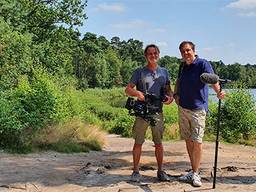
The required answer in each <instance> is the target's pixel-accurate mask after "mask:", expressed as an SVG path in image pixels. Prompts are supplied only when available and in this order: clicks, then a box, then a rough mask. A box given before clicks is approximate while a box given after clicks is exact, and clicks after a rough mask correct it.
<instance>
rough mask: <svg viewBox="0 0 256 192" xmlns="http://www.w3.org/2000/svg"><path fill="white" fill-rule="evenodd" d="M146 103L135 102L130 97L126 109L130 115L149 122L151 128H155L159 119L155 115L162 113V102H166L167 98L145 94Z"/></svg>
mask: <svg viewBox="0 0 256 192" xmlns="http://www.w3.org/2000/svg"><path fill="white" fill-rule="evenodd" d="M144 96H145V101H139V100H135V99H134V98H132V97H128V99H127V101H126V105H125V108H126V109H128V110H129V114H130V115H134V116H139V117H141V118H143V119H144V120H145V121H147V122H149V123H150V125H151V126H155V125H156V123H157V121H159V119H157V118H156V117H155V116H154V115H156V114H158V113H160V112H161V111H162V102H165V101H166V99H167V98H166V96H165V95H164V96H161V97H157V96H156V95H154V94H148V93H147V94H145V95H144Z"/></svg>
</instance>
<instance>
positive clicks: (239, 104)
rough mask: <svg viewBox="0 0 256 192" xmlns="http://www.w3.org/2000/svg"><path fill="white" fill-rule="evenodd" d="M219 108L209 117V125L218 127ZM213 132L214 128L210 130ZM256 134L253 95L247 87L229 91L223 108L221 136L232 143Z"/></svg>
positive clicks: (255, 106) (255, 107) (255, 112)
mask: <svg viewBox="0 0 256 192" xmlns="http://www.w3.org/2000/svg"><path fill="white" fill-rule="evenodd" d="M216 120H217V110H216V109H215V110H213V111H212V113H211V117H210V118H208V122H207V123H208V124H209V126H212V127H214V128H215V129H216ZM208 132H213V130H210V131H209V130H208ZM255 134H256V105H255V101H254V100H253V96H252V95H250V93H249V92H248V91H247V90H245V89H236V90H234V91H232V92H230V93H228V95H227V98H226V99H225V101H224V104H223V106H222V108H221V136H222V138H223V139H224V140H225V141H227V142H231V143H236V142H238V141H239V140H241V139H244V140H249V139H250V138H253V137H254V136H255Z"/></svg>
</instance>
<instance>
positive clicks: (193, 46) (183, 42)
mask: <svg viewBox="0 0 256 192" xmlns="http://www.w3.org/2000/svg"><path fill="white" fill-rule="evenodd" d="M186 44H189V45H190V46H191V48H192V50H193V51H195V47H196V45H195V44H194V43H193V42H192V41H182V42H181V43H180V46H179V50H180V52H181V49H182V47H183V46H184V45H186Z"/></svg>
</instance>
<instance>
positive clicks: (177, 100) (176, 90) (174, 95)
mask: <svg viewBox="0 0 256 192" xmlns="http://www.w3.org/2000/svg"><path fill="white" fill-rule="evenodd" d="M179 83H180V82H179V79H177V80H176V83H175V87H174V93H173V98H174V99H175V103H176V104H177V105H179V93H178V90H179Z"/></svg>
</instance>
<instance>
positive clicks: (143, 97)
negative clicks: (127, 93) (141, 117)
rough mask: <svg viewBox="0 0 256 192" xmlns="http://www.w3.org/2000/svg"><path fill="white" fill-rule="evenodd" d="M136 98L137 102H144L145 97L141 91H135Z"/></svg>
mask: <svg viewBox="0 0 256 192" xmlns="http://www.w3.org/2000/svg"><path fill="white" fill-rule="evenodd" d="M136 97H137V98H138V100H139V101H145V96H144V94H143V93H142V92H141V91H137V93H136Z"/></svg>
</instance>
